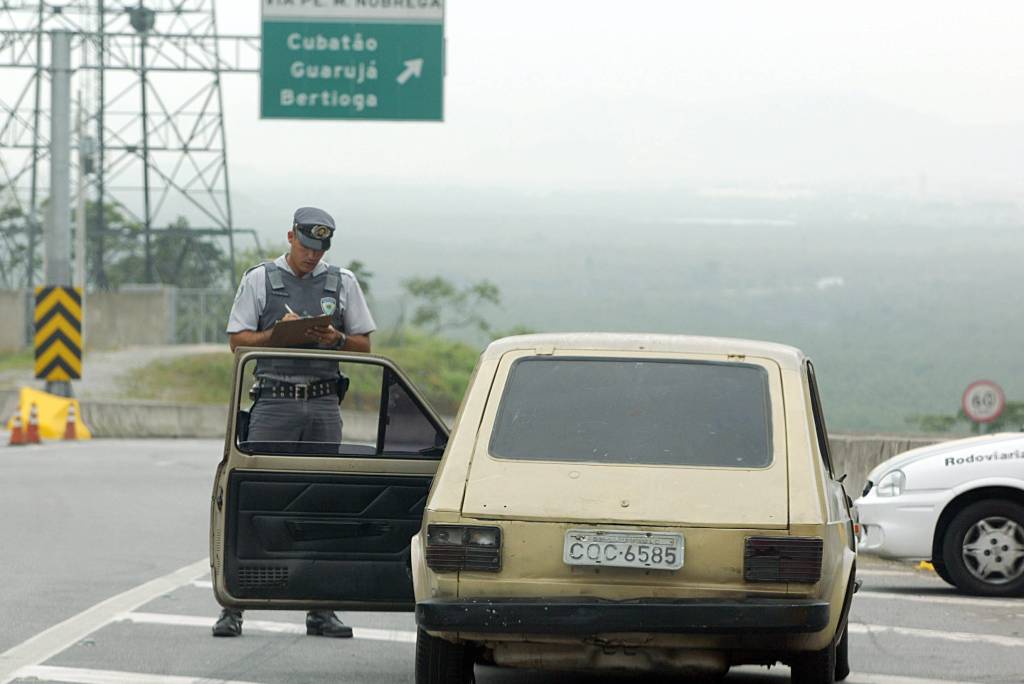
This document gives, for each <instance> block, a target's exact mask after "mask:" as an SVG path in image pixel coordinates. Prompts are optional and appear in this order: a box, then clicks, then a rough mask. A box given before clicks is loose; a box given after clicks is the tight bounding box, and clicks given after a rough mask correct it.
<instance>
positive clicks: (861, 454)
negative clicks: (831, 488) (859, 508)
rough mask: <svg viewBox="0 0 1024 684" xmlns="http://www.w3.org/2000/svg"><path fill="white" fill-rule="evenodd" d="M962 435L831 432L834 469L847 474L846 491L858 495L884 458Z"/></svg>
mask: <svg viewBox="0 0 1024 684" xmlns="http://www.w3.org/2000/svg"><path fill="white" fill-rule="evenodd" d="M960 437H962V435H948V436H946V435H943V436H919V437H909V436H903V435H831V436H829V446H830V447H831V452H832V469H833V470H834V471H835V474H836V476H837V477H838V476H840V475H842V474H844V473H845V474H846V481H845V485H846V493H847V494H849V495H850V497H851V498H853V499H856V498H857V497H858V496H860V494H861V492H863V491H864V484H865V483H866V481H867V477H868V473H869V472H871V469H872V468H874V467H875V466H876V465H878V464H879V463H881V462H882V461H885V460H887V459H889V458H892V457H893V456H895V455H896V454H899V453H902V452H904V451H909V450H911V449H916V448H918V447H923V446H928V445H929V444H935V443H937V442H945V441H947V440H951V439H959V438H960Z"/></svg>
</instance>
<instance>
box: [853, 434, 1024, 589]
mask: <svg viewBox="0 0 1024 684" xmlns="http://www.w3.org/2000/svg"><path fill="white" fill-rule="evenodd" d="M855 507H856V511H857V513H858V515H859V517H860V535H859V540H860V545H859V549H858V550H859V551H860V552H862V553H873V554H877V555H879V556H882V557H883V558H892V559H906V560H930V561H931V562H932V564H933V565H934V566H935V571H936V572H937V573H938V574H939V576H941V577H942V579H944V580H946V581H947V582H949V583H950V584H952V585H954V586H956V587H958V588H959V589H961V590H962V591H965V592H967V593H971V594H981V595H986V596H1021V595H1024V433H1000V434H994V435H985V436H982V437H972V438H969V439H960V440H956V441H952V442H943V443H941V444H933V445H931V446H926V447H922V448H919V449H913V450H911V451H907V452H905V453H902V454H899V455H897V456H894V457H893V458H890V459H889V460H888V461H885V462H884V463H882V464H881V465H879V466H878V467H876V468H875V469H874V470H872V471H871V472H870V473H869V474H868V482H867V486H866V487H865V488H864V495H863V496H861V498H859V499H857V501H856V503H855Z"/></svg>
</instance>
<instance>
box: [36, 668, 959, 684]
mask: <svg viewBox="0 0 1024 684" xmlns="http://www.w3.org/2000/svg"><path fill="white" fill-rule="evenodd" d="M732 669H733V671H734V672H751V673H755V672H756V673H760V672H764V668H763V667H757V666H744V667H736V668H732ZM778 669H779V673H780V674H782V673H783V672H784V671H786V670H788V669H789V668H787V667H784V666H780V667H779V668H778ZM19 676H21V677H25V678H30V677H35V678H36V679H41V680H44V681H49V682H65V683H66V684H257V683H256V682H247V681H243V680H239V679H209V678H206V677H181V676H176V675H155V674H148V673H144V672H121V671H118V670H88V669H85V668H78V667H52V666H46V665H34V666H32V667H27V668H25V669H24V670H22V671H21V672H20V673H19ZM846 684H977V682H963V681H953V680H949V679H921V678H919V677H897V676H894V675H885V674H868V673H863V674H862V673H857V672H854V673H851V674H850V676H849V677H848V678H847V679H846Z"/></svg>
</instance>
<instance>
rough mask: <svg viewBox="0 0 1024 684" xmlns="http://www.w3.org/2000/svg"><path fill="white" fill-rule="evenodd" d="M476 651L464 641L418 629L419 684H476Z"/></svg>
mask: <svg viewBox="0 0 1024 684" xmlns="http://www.w3.org/2000/svg"><path fill="white" fill-rule="evenodd" d="M474 681H475V680H474V678H473V653H472V651H471V650H470V649H469V648H467V647H466V645H465V644H453V643H452V642H450V641H445V640H444V639H440V638H438V637H433V636H430V635H429V634H427V633H426V632H424V631H423V630H422V629H420V630H417V632H416V684H473V682H474Z"/></svg>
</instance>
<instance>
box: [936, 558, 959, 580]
mask: <svg viewBox="0 0 1024 684" xmlns="http://www.w3.org/2000/svg"><path fill="white" fill-rule="evenodd" d="M932 567H933V568H935V574H936V575H938V576H939V577H941V578H942V581H943V582H945V583H946V584H952V585H953V586H954V587H955V586H956V583H955V582H953V578H952V577H950V576H949V570H947V569H946V564H945V563H944V562H943V561H942V559H941V558H932Z"/></svg>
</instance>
